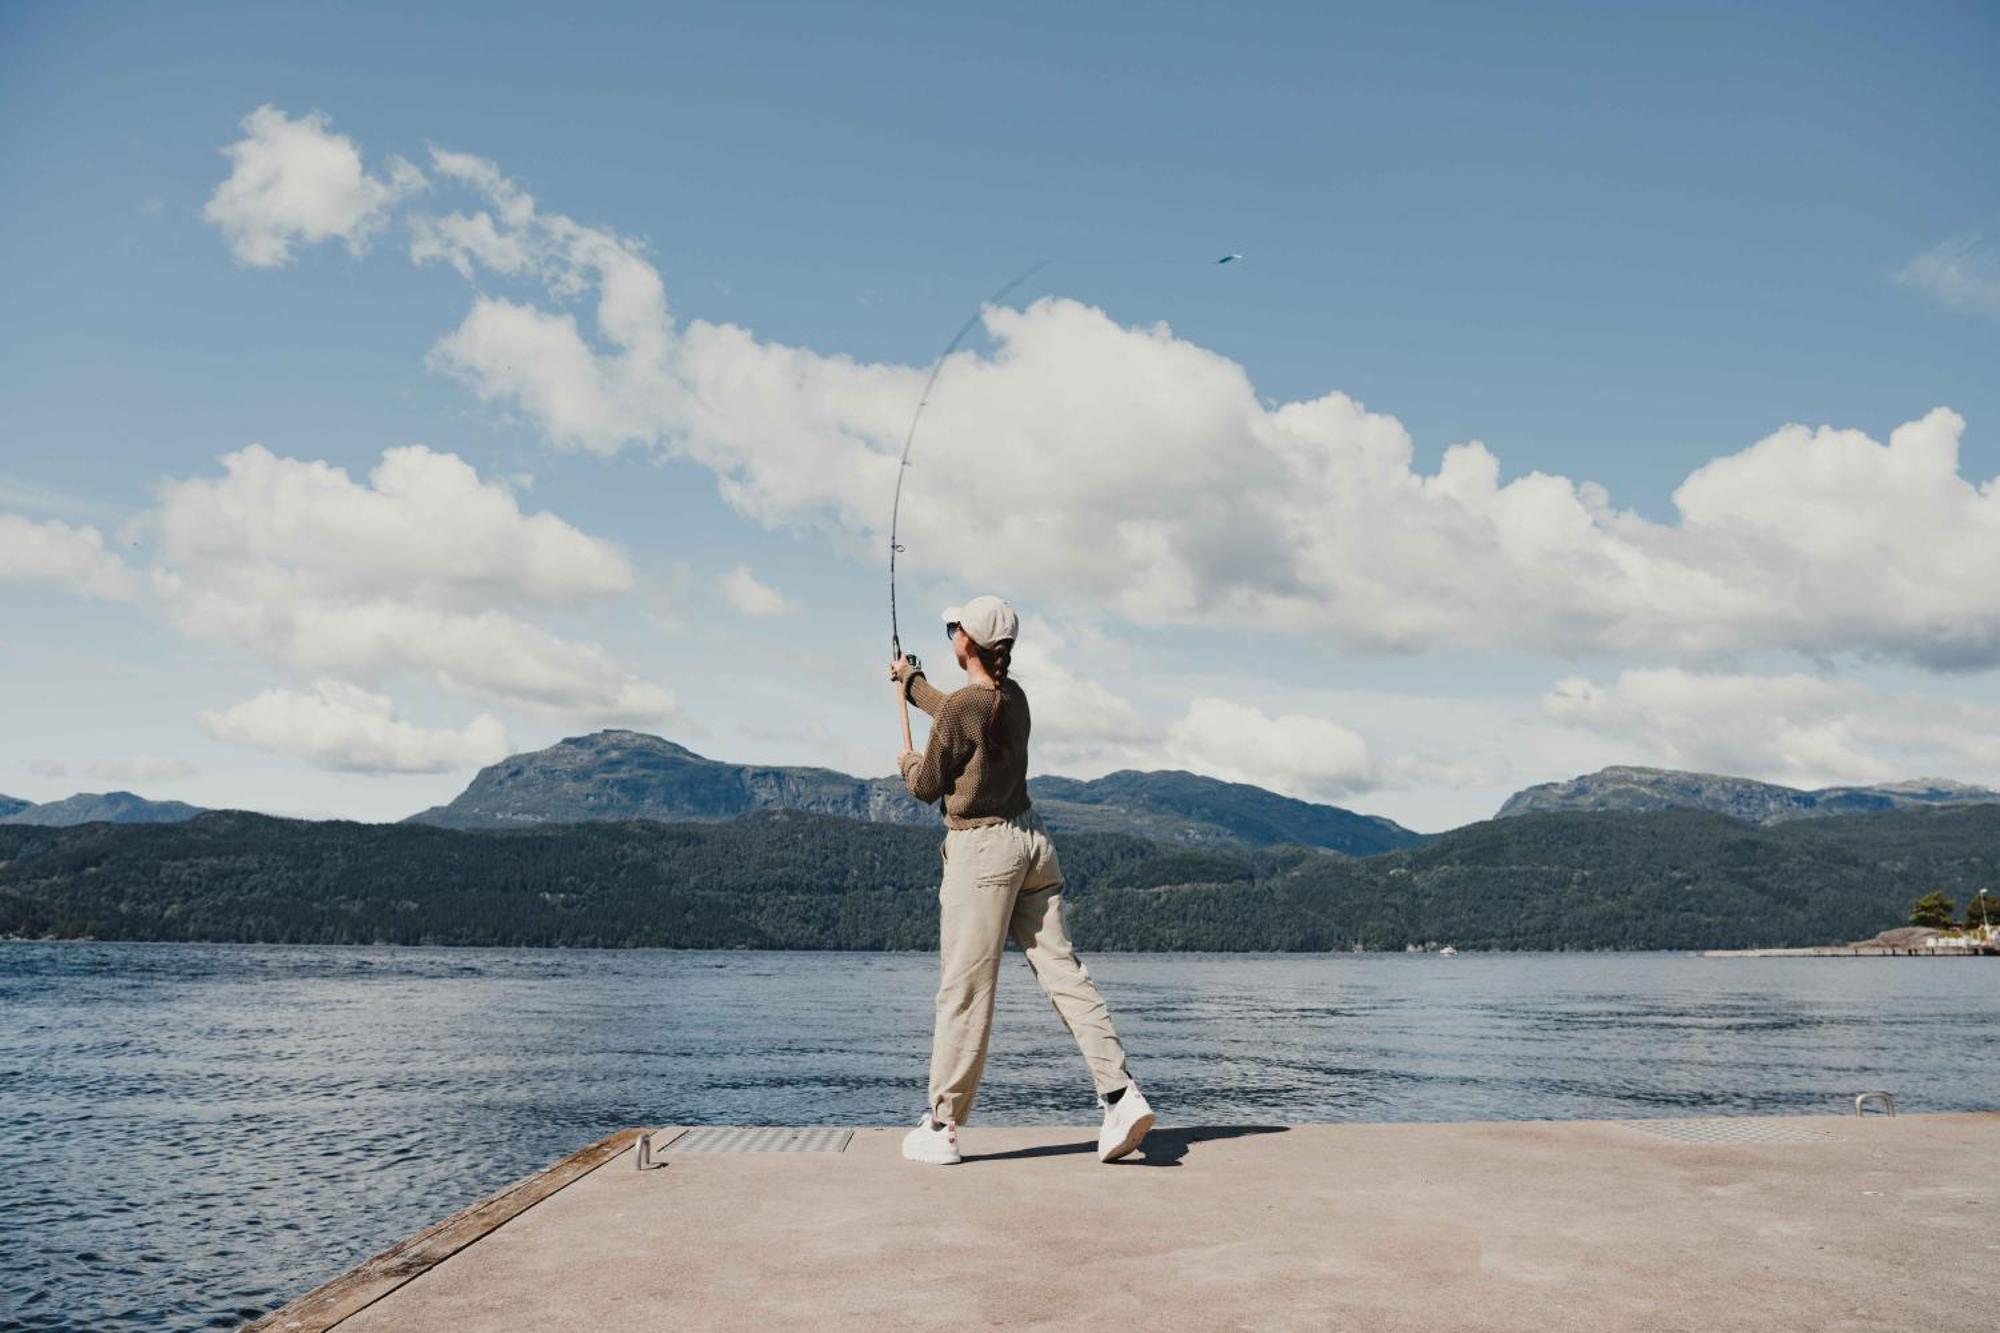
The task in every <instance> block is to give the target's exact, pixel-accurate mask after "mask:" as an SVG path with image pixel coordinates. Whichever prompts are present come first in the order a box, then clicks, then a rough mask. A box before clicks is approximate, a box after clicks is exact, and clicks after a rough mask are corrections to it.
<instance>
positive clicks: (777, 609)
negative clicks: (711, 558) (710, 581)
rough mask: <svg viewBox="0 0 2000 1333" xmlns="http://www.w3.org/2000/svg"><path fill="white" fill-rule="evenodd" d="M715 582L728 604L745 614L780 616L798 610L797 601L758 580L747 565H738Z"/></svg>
mask: <svg viewBox="0 0 2000 1333" xmlns="http://www.w3.org/2000/svg"><path fill="white" fill-rule="evenodd" d="M717 582H719V583H720V584H721V585H722V595H723V596H724V597H726V598H728V599H729V604H730V605H731V606H733V607H735V608H736V609H737V610H738V611H740V612H742V613H743V614H744V615H746V616H781V615H784V614H785V613H786V612H788V611H796V610H798V604H797V603H795V602H794V601H792V599H791V598H789V597H787V596H785V594H783V593H781V592H779V591H778V590H777V589H776V588H773V587H772V586H771V585H770V584H768V583H765V582H763V581H762V580H760V579H759V578H758V577H757V576H756V575H755V574H753V573H751V572H750V566H748V565H738V566H737V567H736V568H734V569H732V570H730V571H729V572H728V573H727V574H724V575H723V576H722V577H721V578H720V579H719V580H717Z"/></svg>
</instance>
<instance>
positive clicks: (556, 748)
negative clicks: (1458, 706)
mask: <svg viewBox="0 0 2000 1333" xmlns="http://www.w3.org/2000/svg"><path fill="white" fill-rule="evenodd" d="M1028 791H1029V794H1030V795H1031V796H1032V797H1033V799H1034V802H1035V806H1036V808H1037V809H1039V810H1040V811H1041V812H1042V817H1043V819H1044V820H1045V821H1047V823H1048V825H1049V827H1050V828H1051V829H1052V830H1054V831H1056V832H1058V833H1077V832H1103V833H1128V834H1135V835H1137V836H1140V837H1145V838H1152V839H1155V840H1157V841H1162V842H1177V843H1185V844H1188V845H1191V846H1227V845H1248V846H1266V845H1272V844H1277V843H1299V844H1302V845H1305V846H1309V847H1323V848H1327V849H1329V850H1332V851H1339V852H1344V853H1347V854H1348V855H1351V856H1368V855H1372V854H1373V853H1376V852H1382V851H1389V850H1391V849H1393V848H1397V847H1408V846H1413V845H1415V844H1416V843H1418V842H1420V841H1422V835H1420V834H1417V833H1413V832H1411V831H1410V830H1409V829H1406V828H1404V827H1402V826H1401V825H1400V824H1396V823H1394V822H1392V821H1390V820H1387V819H1379V818H1375V817H1372V816H1368V815H1357V814H1355V813H1353V812H1352V811H1349V810H1342V809H1340V808H1339V807H1337V806H1331V805H1315V804H1313V803H1311V802H1309V801H1296V800H1293V799H1291V798H1290V797H1286V796H1279V795H1277V794H1276V793H1274V792H1268V791H1265V790H1264V789H1262V788H1261V787H1251V786H1246V785H1244V784H1242V783H1236V782H1219V781H1217V780H1216V779H1214V778H1204V777H1198V776H1196V775H1195V774H1193V773H1135V772H1124V773H1113V774H1111V775H1110V776H1108V777H1103V778H1097V779H1094V780H1092V781H1088V782H1085V781H1079V780H1078V779H1075V778H1054V777H1050V778H1035V779H1033V780H1031V781H1030V782H1029V784H1028ZM758 810H799V811H803V812H806V813H808V814H819V815H834V816H837V817H839V818H842V819H857V820H863V821H866V822H869V823H875V824H908V825H913V826H918V827H924V828H935V827H936V826H937V824H938V819H939V816H938V813H937V811H936V810H935V809H934V808H932V807H929V806H924V805H920V804H918V803H917V801H916V800H915V799H914V798H913V797H912V796H911V795H910V794H909V792H908V791H907V790H906V789H905V788H904V786H903V783H902V781H901V779H899V778H856V777H850V776H848V775H847V774H845V773H836V772H834V771H833V770H831V769H825V768H782V767H757V766H753V765H746V764H731V763H725V762H722V761H720V760H715V759H707V758H704V757H703V756H701V755H698V754H696V753H695V752H694V751H692V750H690V749H688V748H687V747H686V746H683V745H676V744H675V743H674V742H672V741H669V740H663V739H662V738H660V737H658V736H649V735H647V734H645V733H644V732H637V731H600V732H597V733H595V734H593V735H589V736H573V737H571V738H569V739H568V740H565V741H559V742H557V743H556V744H555V745H552V746H550V747H549V748H548V749H546V750H537V751H535V752H534V753H532V754H517V755H514V756H512V757H510V758H507V759H503V760H501V761H500V762H499V763H497V764H494V765H492V766H491V767H489V768H484V769H481V770H480V772H479V774H478V776H477V777H475V778H474V779H473V780H472V783H471V785H470V786H468V787H467V788H466V789H465V791H464V792H462V793H461V794H460V795H459V796H458V797H457V798H456V799H455V800H453V801H451V802H450V803H449V804H447V805H440V806H434V807H432V808H431V809H429V810H425V811H423V812H422V813H420V814H415V815H412V816H410V818H409V820H408V821H407V822H409V823H417V824H438V825H442V826H444V827H446V828H460V829H473V828H524V827H532V826H535V825H541V824H573V823H579V822H584V821H591V820H607V819H608V820H621V819H657V820H665V821H669V822H677V821H689V820H693V821H713V820H721V819H733V818H735V817H736V816H738V815H744V814H749V813H752V812H754V811H758Z"/></svg>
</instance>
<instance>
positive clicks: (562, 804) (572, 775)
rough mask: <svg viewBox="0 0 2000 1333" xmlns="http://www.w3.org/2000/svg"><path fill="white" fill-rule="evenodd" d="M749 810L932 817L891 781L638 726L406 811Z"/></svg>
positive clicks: (892, 819)
mask: <svg viewBox="0 0 2000 1333" xmlns="http://www.w3.org/2000/svg"><path fill="white" fill-rule="evenodd" d="M753 810H801V811H805V812H807V813H809V814H818V815H836V816H839V817H840V818H843V819H859V820H866V821H869V822H872V823H878V824H934V823H936V822H937V813H936V812H935V811H934V810H931V809H929V808H928V807H926V806H923V805H920V804H918V802H917V800H916V798H914V797H913V796H911V795H910V794H909V792H908V791H907V790H905V789H904V787H903V784H902V783H901V782H900V781H898V780H897V779H894V778H878V779H875V780H872V781H870V780H867V779H863V778H854V777H849V776H848V775H847V774H845V773H836V772H834V771H833V770H832V769H828V768H776V767H774V768H763V767H757V766H753V765H748V764H728V763H723V762H721V761H720V760H715V759H705V758H703V757H702V756H701V755H698V754H696V753H695V752H694V751H692V750H690V749H688V748H687V747H686V746H684V745H676V744H674V743H673V742H672V741H669V740H663V739H661V738H660V737H658V736H649V735H647V734H645V733H644V732H639V731H600V732H596V733H594V734H592V735H589V736H572V737H570V738H569V739H568V740H564V741H558V742H557V743H556V744H554V745H551V746H550V747H549V748H548V749H546V750H536V751H534V752H533V753H531V754H517V755H512V756H510V757H508V758H506V759H502V760H501V761H500V762H499V763H497V764H493V765H491V766H489V767H487V768H482V769H480V770H479V773H478V776H476V777H474V778H473V780H472V783H471V785H470V786H468V787H467V788H466V789H465V790H464V791H463V792H461V793H459V795H458V796H457V798H456V799H454V800H453V801H451V802H450V803H449V804H447V805H439V806H433V807H432V808H430V809H429V810H425V811H422V812H420V813H418V814H414V815H411V816H410V818H409V819H408V820H407V821H405V822H408V823H414V824H440V825H443V826H444V827H446V828H461V829H469V828H523V827H530V826H533V825H536V824H575V823H581V822H584V821H587V820H604V819H658V820H666V821H681V820H718V819H733V818H735V817H736V816H737V815H742V814H748V813H749V812H751V811H753Z"/></svg>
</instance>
